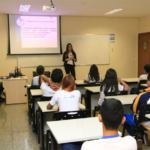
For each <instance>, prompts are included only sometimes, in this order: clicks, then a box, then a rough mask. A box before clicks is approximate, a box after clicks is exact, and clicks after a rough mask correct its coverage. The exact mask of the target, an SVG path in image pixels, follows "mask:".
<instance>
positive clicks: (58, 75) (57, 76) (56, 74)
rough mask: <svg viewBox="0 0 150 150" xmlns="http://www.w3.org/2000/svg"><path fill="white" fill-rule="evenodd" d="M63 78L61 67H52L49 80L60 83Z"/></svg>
mask: <svg viewBox="0 0 150 150" xmlns="http://www.w3.org/2000/svg"><path fill="white" fill-rule="evenodd" d="M62 78H63V72H62V70H61V69H54V70H53V71H52V74H51V80H52V82H54V83H61V81H62Z"/></svg>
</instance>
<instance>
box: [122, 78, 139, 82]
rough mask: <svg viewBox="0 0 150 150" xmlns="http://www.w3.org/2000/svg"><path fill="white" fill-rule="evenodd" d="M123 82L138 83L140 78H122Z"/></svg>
mask: <svg viewBox="0 0 150 150" xmlns="http://www.w3.org/2000/svg"><path fill="white" fill-rule="evenodd" d="M121 80H123V81H125V82H138V81H139V78H122V79H121Z"/></svg>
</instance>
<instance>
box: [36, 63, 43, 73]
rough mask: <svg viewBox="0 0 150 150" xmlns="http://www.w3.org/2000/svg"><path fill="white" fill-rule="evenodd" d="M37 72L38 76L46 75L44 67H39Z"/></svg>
mask: <svg viewBox="0 0 150 150" xmlns="http://www.w3.org/2000/svg"><path fill="white" fill-rule="evenodd" d="M36 71H37V73H38V75H42V74H43V73H44V67H43V66H42V65H39V66H37V68H36Z"/></svg>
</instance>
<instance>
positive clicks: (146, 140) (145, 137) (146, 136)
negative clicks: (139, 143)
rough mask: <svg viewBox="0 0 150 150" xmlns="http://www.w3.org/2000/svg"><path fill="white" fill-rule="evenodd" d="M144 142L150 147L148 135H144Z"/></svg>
mask: <svg viewBox="0 0 150 150" xmlns="http://www.w3.org/2000/svg"><path fill="white" fill-rule="evenodd" d="M143 141H144V144H145V145H147V146H149V145H150V140H149V139H148V135H147V133H144V135H143Z"/></svg>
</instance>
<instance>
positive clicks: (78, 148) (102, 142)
mask: <svg viewBox="0 0 150 150" xmlns="http://www.w3.org/2000/svg"><path fill="white" fill-rule="evenodd" d="M147 66H148V65H147ZM147 68H148V67H147ZM149 68H150V65H149ZM37 73H38V74H39V76H38V77H34V78H33V81H32V85H35V83H38V84H39V85H40V88H41V90H42V91H43V96H45V97H52V99H51V100H50V102H49V103H48V105H47V109H52V107H53V106H54V105H56V104H57V105H58V111H60V112H61V111H78V110H79V108H78V104H79V102H80V99H81V93H80V91H78V90H76V84H75V80H74V77H73V76H72V75H70V74H67V75H65V76H64V77H63V72H62V70H61V69H54V70H53V71H52V74H51V78H50V79H49V78H47V77H46V76H45V75H44V67H43V66H41V65H40V66H38V67H37ZM147 73H148V72H147ZM145 76H146V77H147V85H148V88H147V89H146V90H145V91H146V93H145V92H144V93H140V94H139V96H137V98H136V99H135V100H134V101H133V104H132V105H131V109H132V110H133V112H134V115H133V121H134V122H135V123H136V124H137V122H138V120H137V115H138V114H139V109H140V106H141V105H143V104H150V74H147V75H145ZM84 82H85V83H91V82H101V86H100V98H99V100H98V105H99V106H100V114H99V115H98V119H99V121H100V122H102V125H103V137H102V138H101V139H99V140H94V141H87V142H85V143H81V142H77V143H76V142H75V143H66V144H62V145H61V148H62V150H93V149H94V150H98V149H101V150H106V149H109V150H121V149H123V150H136V149H137V148H138V150H140V149H142V142H143V143H144V144H145V145H150V140H149V139H148V135H147V134H146V133H137V134H138V135H139V138H138V141H137V142H136V141H135V139H134V138H133V137H131V136H126V137H124V138H121V137H120V136H119V135H118V128H119V125H121V124H124V122H125V120H126V119H125V117H124V110H123V106H122V104H121V102H120V101H119V100H116V99H108V100H104V97H105V95H106V94H107V93H117V92H119V91H129V90H130V88H129V86H128V85H127V84H126V83H125V82H124V81H122V80H121V79H120V78H118V77H117V73H116V71H115V70H114V69H112V68H110V69H108V70H107V72H106V75H105V78H104V80H103V81H102V77H101V75H100V74H99V72H98V68H97V66H96V65H92V66H91V68H90V72H89V74H88V75H87V76H86V78H85V79H84ZM143 127H145V128H146V129H147V130H149V131H150V124H143ZM93 128H94V127H93ZM129 133H130V131H129ZM64 136H65V135H64Z"/></svg>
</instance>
